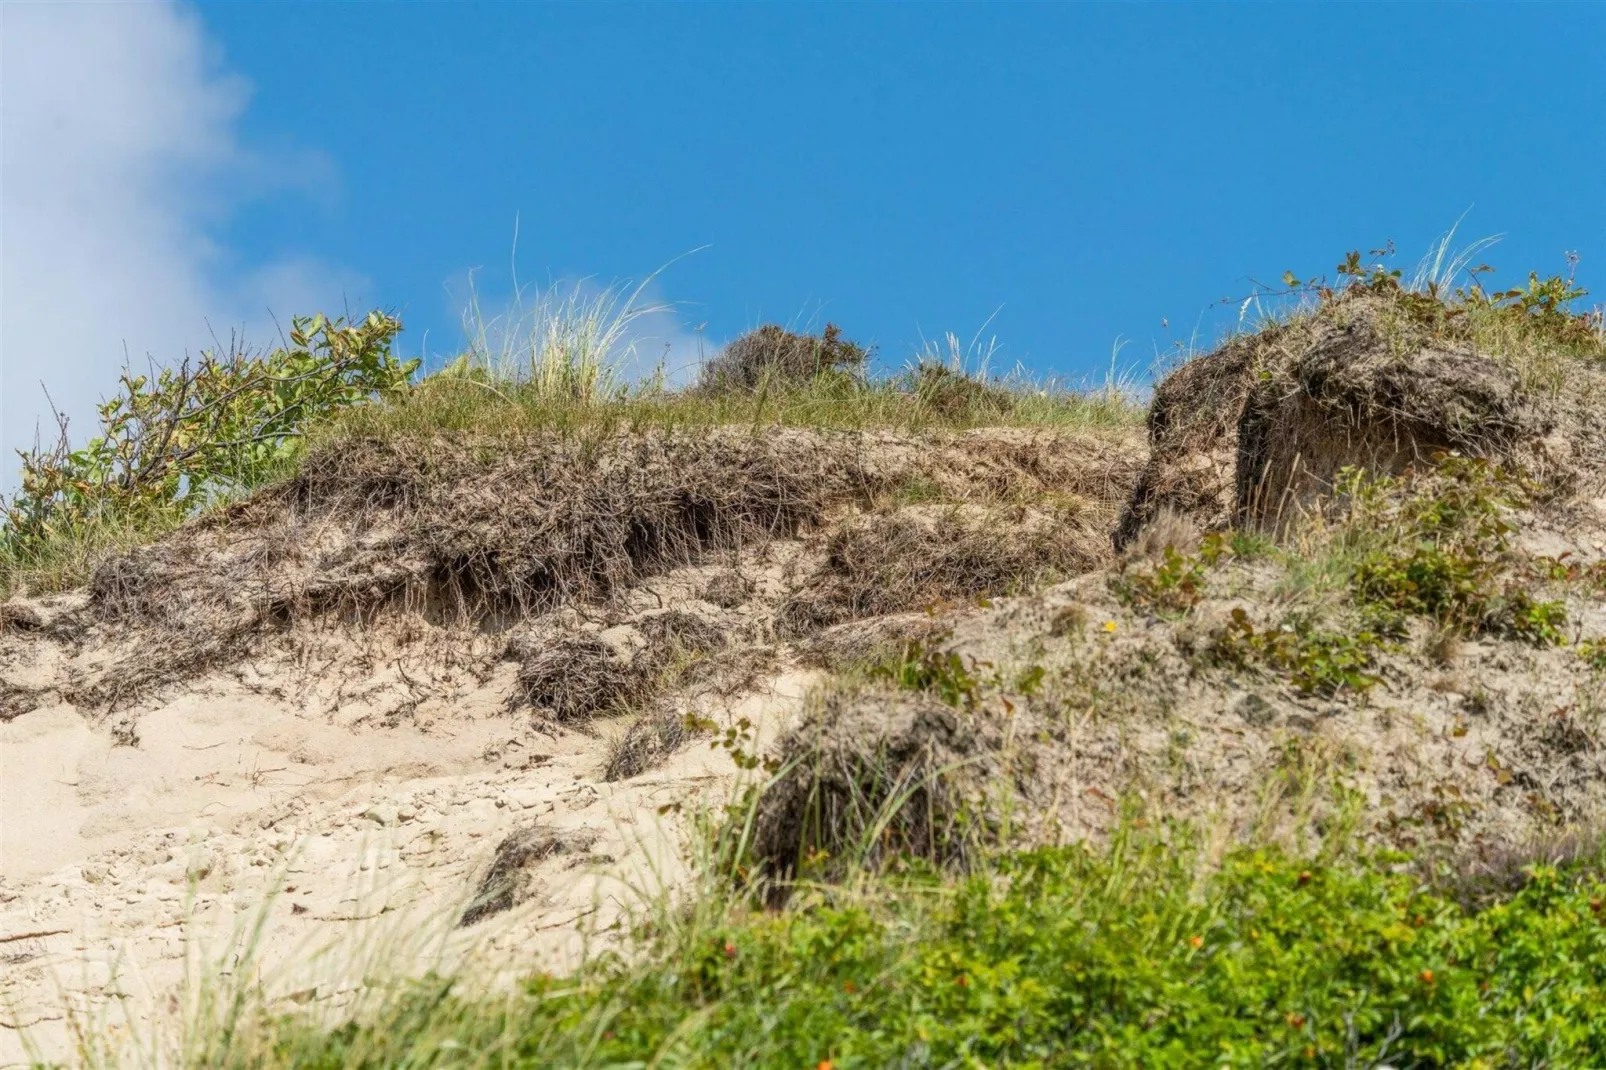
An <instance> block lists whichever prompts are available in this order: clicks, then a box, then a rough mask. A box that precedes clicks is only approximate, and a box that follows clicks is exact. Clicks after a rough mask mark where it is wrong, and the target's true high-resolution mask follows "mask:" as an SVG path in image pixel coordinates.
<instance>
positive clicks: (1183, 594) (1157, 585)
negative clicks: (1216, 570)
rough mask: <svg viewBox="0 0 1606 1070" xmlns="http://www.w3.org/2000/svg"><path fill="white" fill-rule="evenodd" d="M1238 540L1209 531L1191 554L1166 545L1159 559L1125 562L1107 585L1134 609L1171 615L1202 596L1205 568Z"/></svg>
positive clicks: (1229, 551)
mask: <svg viewBox="0 0 1606 1070" xmlns="http://www.w3.org/2000/svg"><path fill="white" fill-rule="evenodd" d="M1239 541H1240V540H1239V538H1237V537H1229V536H1224V535H1222V534H1220V533H1219V532H1212V533H1210V534H1209V535H1206V536H1205V537H1204V541H1203V542H1202V543H1201V545H1200V546H1199V549H1198V550H1197V551H1195V552H1194V553H1191V554H1184V553H1181V552H1180V551H1178V550H1177V548H1176V547H1174V546H1167V547H1166V548H1165V551H1164V553H1163V554H1162V556H1161V558H1160V560H1159V561H1150V562H1143V563H1133V562H1127V563H1126V564H1124V565H1123V566H1122V567H1121V571H1120V572H1119V573H1117V574H1116V575H1115V576H1112V577H1111V578H1110V589H1111V590H1113V591H1114V592H1115V596H1116V597H1117V598H1119V599H1120V600H1121V602H1122V603H1123V604H1125V605H1127V606H1130V607H1131V608H1133V609H1141V610H1148V611H1151V612H1155V613H1160V614H1164V615H1172V616H1174V615H1178V614H1182V613H1186V612H1187V611H1188V610H1190V609H1192V608H1193V607H1194V606H1195V605H1197V604H1198V602H1199V599H1201V598H1203V597H1204V591H1205V569H1206V568H1213V567H1215V565H1216V564H1217V563H1219V562H1220V560H1221V558H1222V557H1223V556H1224V555H1226V554H1230V553H1232V552H1233V550H1232V547H1233V545H1234V544H1235V543H1237V542H1239ZM1244 541H1245V542H1246V544H1247V540H1244Z"/></svg>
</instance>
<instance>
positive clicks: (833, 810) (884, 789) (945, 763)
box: [752, 690, 1004, 881]
mask: <svg viewBox="0 0 1606 1070" xmlns="http://www.w3.org/2000/svg"><path fill="white" fill-rule="evenodd" d="M777 752H778V757H779V758H780V760H781V769H782V771H781V773H780V774H779V775H778V777H777V778H776V780H774V781H773V782H772V783H771V784H770V785H769V786H768V787H767V788H766V789H765V790H764V792H763V793H762V794H761V795H760V797H759V800H758V805H757V811H756V814H755V817H754V827H753V840H752V843H753V854H754V857H755V859H756V860H757V861H758V862H759V863H761V864H762V865H763V866H764V867H765V868H766V870H767V872H768V873H770V874H771V875H772V876H773V877H775V878H777V879H779V880H782V881H785V880H788V879H790V878H793V877H796V876H801V875H803V874H804V873H805V872H808V871H811V870H812V871H823V872H820V874H819V875H825V876H828V875H830V874H832V873H836V872H846V871H849V870H851V869H853V868H854V867H855V866H856V865H873V864H875V862H876V861H877V860H879V859H881V858H883V857H890V856H895V855H898V854H908V855H912V856H914V857H919V858H926V859H931V860H933V861H936V862H939V863H943V864H953V863H961V862H963V861H964V860H965V859H966V858H967V857H969V856H970V855H971V854H972V853H973V852H974V850H975V849H976V848H977V846H978V845H979V844H980V843H981V842H982V840H983V839H984V838H985V837H987V836H989V835H990V832H991V829H992V828H993V826H995V825H997V823H998V820H999V817H998V814H997V813H996V811H995V809H994V803H995V802H996V801H997V800H995V799H993V798H992V797H991V791H990V788H991V786H992V785H995V784H996V783H997V782H998V779H999V778H1000V777H1002V776H1003V775H1004V769H1003V766H1002V763H1001V760H1000V754H1001V753H1002V738H1001V736H1000V735H999V733H998V731H997V726H996V725H994V724H993V723H992V721H991V720H990V719H988V718H986V717H982V716H977V715H975V714H972V713H969V712H966V711H964V710H961V709H956V708H954V707H952V706H949V705H946V704H944V703H942V702H940V701H938V700H937V699H935V698H933V697H932V696H930V695H926V694H918V693H917V694H898V693H891V692H885V691H881V690H868V691H862V692H859V693H857V694H853V693H847V692H838V693H833V694H828V695H826V696H825V697H824V698H823V699H822V700H820V702H819V704H818V706H817V707H816V708H815V709H813V710H811V711H810V712H809V713H808V714H807V715H806V717H805V719H804V720H803V722H802V723H801V724H799V725H798V726H797V727H796V728H794V729H792V730H791V731H790V732H788V733H787V734H786V735H785V736H784V737H783V738H782V739H781V740H780V742H779V745H778V747H777Z"/></svg>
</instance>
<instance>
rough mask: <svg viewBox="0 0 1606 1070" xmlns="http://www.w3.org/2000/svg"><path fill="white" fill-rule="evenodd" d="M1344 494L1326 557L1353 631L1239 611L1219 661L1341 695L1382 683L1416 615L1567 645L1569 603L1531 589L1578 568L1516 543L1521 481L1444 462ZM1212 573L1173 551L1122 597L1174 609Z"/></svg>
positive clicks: (1354, 481)
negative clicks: (1541, 557)
mask: <svg viewBox="0 0 1606 1070" xmlns="http://www.w3.org/2000/svg"><path fill="white" fill-rule="evenodd" d="M1338 489H1339V495H1340V502H1341V505H1340V508H1341V509H1342V510H1343V512H1342V514H1341V516H1340V518H1339V522H1338V524H1337V525H1336V527H1335V528H1334V529H1333V530H1331V531H1330V532H1328V533H1327V535H1326V537H1327V538H1328V540H1329V542H1328V544H1327V545H1326V546H1324V547H1319V548H1318V550H1317V554H1316V556H1317V557H1318V558H1319V559H1320V560H1321V561H1322V562H1323V563H1324V564H1325V565H1326V566H1327V567H1328V568H1330V569H1331V570H1333V572H1334V573H1336V577H1337V578H1336V580H1334V581H1332V582H1334V583H1335V585H1336V586H1337V588H1338V593H1339V594H1340V596H1341V597H1342V599H1343V600H1344V602H1345V603H1346V606H1345V607H1344V613H1343V614H1341V615H1346V623H1345V626H1343V627H1339V628H1334V627H1324V626H1323V625H1322V624H1321V622H1320V615H1319V614H1317V613H1314V612H1310V611H1303V612H1295V613H1293V614H1290V615H1289V616H1288V618H1287V619H1285V620H1283V621H1282V622H1281V623H1280V624H1278V625H1277V626H1275V627H1271V628H1264V627H1262V628H1257V627H1256V626H1255V624H1254V622H1253V621H1251V619H1250V618H1249V615H1248V613H1247V612H1246V611H1245V610H1243V609H1242V608H1239V609H1235V610H1234V611H1233V613H1232V616H1231V619H1230V620H1229V621H1228V622H1227V624H1226V625H1225V626H1224V627H1223V628H1222V629H1220V631H1219V632H1218V633H1217V635H1216V637H1215V639H1214V642H1213V644H1212V647H1211V651H1212V654H1213V655H1214V656H1215V657H1216V658H1217V659H1218V660H1220V661H1222V662H1224V663H1226V664H1229V665H1233V666H1235V667H1238V668H1247V667H1249V666H1251V665H1256V664H1259V665H1263V666H1266V667H1268V668H1270V669H1272V670H1274V671H1276V672H1278V673H1281V674H1283V675H1285V676H1287V677H1288V679H1289V681H1290V682H1291V683H1293V684H1294V685H1295V686H1296V687H1298V688H1299V689H1300V690H1301V691H1304V692H1306V693H1310V694H1320V695H1325V696H1331V695H1335V694H1338V693H1339V692H1342V691H1348V692H1350V693H1354V694H1360V693H1364V692H1365V691H1367V690H1368V689H1369V688H1371V687H1372V686H1373V685H1375V684H1376V683H1377V682H1378V677H1377V676H1376V675H1375V673H1374V672H1373V669H1374V668H1375V666H1376V659H1377V656H1378V655H1379V654H1380V653H1382V652H1383V651H1384V650H1385V649H1387V648H1389V647H1390V646H1391V645H1393V644H1394V643H1395V642H1396V641H1397V640H1399V639H1400V638H1402V637H1403V636H1404V635H1405V632H1406V627H1407V623H1408V621H1409V620H1411V619H1412V618H1417V619H1422V620H1426V621H1428V622H1430V623H1431V624H1432V625H1433V626H1434V629H1435V632H1436V634H1438V635H1440V636H1441V637H1462V636H1470V635H1477V634H1496V635H1505V636H1511V637H1514V638H1519V639H1523V640H1525V641H1528V642H1531V643H1534V644H1535V645H1538V646H1553V645H1557V644H1560V643H1563V642H1565V641H1566V637H1565V634H1564V631H1565V628H1566V626H1567V609H1566V605H1565V604H1564V603H1563V602H1560V601H1548V600H1544V599H1540V598H1537V597H1535V595H1534V594H1533V593H1532V592H1531V591H1530V590H1529V584H1531V583H1532V582H1533V581H1534V579H1535V578H1536V576H1538V577H1540V578H1549V577H1550V576H1551V574H1552V573H1555V574H1557V575H1572V572H1570V571H1568V570H1565V569H1562V570H1561V572H1559V573H1558V572H1557V571H1556V568H1557V567H1559V566H1556V567H1552V568H1550V569H1548V570H1546V569H1545V568H1543V567H1541V566H1540V565H1536V563H1535V562H1533V561H1530V560H1528V559H1526V558H1524V557H1523V556H1522V555H1520V554H1518V553H1517V552H1516V551H1515V550H1514V548H1513V547H1512V545H1511V535H1512V531H1513V529H1512V524H1511V520H1510V516H1511V514H1512V511H1513V510H1515V509H1517V508H1519V507H1521V506H1523V505H1526V504H1528V502H1529V500H1530V493H1529V492H1530V488H1529V487H1528V485H1527V483H1526V482H1525V481H1524V480H1523V479H1522V478H1521V476H1520V475H1519V474H1518V473H1516V472H1513V471H1512V470H1510V469H1508V468H1505V467H1503V466H1501V465H1498V464H1495V463H1492V462H1490V461H1487V460H1484V459H1481V458H1467V457H1459V456H1453V455H1440V456H1439V457H1437V458H1435V463H1434V464H1433V465H1432V466H1431V467H1428V468H1425V469H1422V470H1420V471H1412V472H1408V473H1407V474H1405V475H1403V476H1398V477H1395V476H1372V475H1370V474H1368V473H1366V472H1362V471H1357V470H1353V469H1351V470H1346V471H1345V472H1343V473H1341V478H1340V480H1339V485H1338ZM1305 564H1306V565H1307V566H1308V565H1309V564H1310V563H1309V562H1305ZM1575 571H1576V570H1575ZM1202 575H1203V573H1202V569H1201V567H1200V565H1199V564H1197V563H1190V561H1189V559H1187V558H1185V557H1183V556H1181V555H1176V554H1174V553H1172V554H1169V555H1168V556H1167V558H1166V560H1165V561H1163V562H1161V563H1160V564H1159V565H1157V566H1154V567H1153V568H1151V569H1149V570H1144V571H1138V572H1136V573H1134V574H1133V575H1132V576H1130V577H1127V576H1123V577H1120V578H1119V579H1118V581H1117V582H1118V584H1119V586H1118V588H1117V589H1118V591H1119V592H1121V593H1122V594H1123V596H1124V597H1125V598H1126V599H1127V600H1128V601H1129V603H1130V604H1135V605H1142V606H1154V607H1159V608H1169V609H1171V610H1173V611H1175V610H1177V609H1185V608H1187V607H1188V606H1191V605H1192V603H1193V601H1196V600H1197V597H1198V594H1197V591H1198V587H1199V585H1200V583H1201V582H1202ZM1580 575H1582V573H1580Z"/></svg>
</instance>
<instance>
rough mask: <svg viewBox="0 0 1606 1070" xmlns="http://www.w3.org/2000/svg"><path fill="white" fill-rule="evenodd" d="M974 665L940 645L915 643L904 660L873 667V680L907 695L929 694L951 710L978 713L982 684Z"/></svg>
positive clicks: (907, 651) (899, 659) (871, 674)
mask: <svg viewBox="0 0 1606 1070" xmlns="http://www.w3.org/2000/svg"><path fill="white" fill-rule="evenodd" d="M976 668H978V666H977V665H975V664H972V665H970V666H969V667H968V668H967V667H966V665H965V662H964V659H963V658H961V657H960V656H959V654H958V653H956V652H955V651H952V650H944V649H942V647H941V646H940V640H939V641H938V643H933V642H919V641H916V642H912V643H908V644H907V645H905V646H904V648H903V653H902V655H901V656H900V657H898V658H896V659H894V660H892V661H890V662H888V663H886V664H882V665H875V666H872V667H871V669H870V678H871V679H874V680H885V681H887V682H888V683H890V684H892V685H893V686H894V687H897V688H899V689H901V690H904V691H929V692H931V693H932V694H934V695H936V696H937V697H938V698H939V699H941V700H942V701H943V702H946V703H947V704H948V705H950V706H955V707H960V706H963V707H965V708H967V709H974V708H975V707H976V705H977V703H979V702H980V701H981V681H980V679H978V678H977V676H976V673H975V669H976Z"/></svg>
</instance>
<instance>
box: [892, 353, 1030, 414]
mask: <svg viewBox="0 0 1606 1070" xmlns="http://www.w3.org/2000/svg"><path fill="white" fill-rule="evenodd" d="M908 374H909V383H910V388H911V392H912V393H913V394H914V396H915V397H916V398H918V399H919V401H920V404H922V405H923V406H925V407H926V408H928V409H930V410H931V411H932V412H935V413H938V414H940V415H942V416H944V417H950V418H952V417H957V416H970V417H975V416H977V415H980V414H983V413H988V412H991V413H993V414H994V416H995V417H996V418H999V419H1002V418H1004V417H1006V416H1008V415H1009V414H1010V413H1011V412H1013V411H1014V409H1015V405H1016V402H1017V401H1018V400H1019V395H1018V393H1017V392H1016V391H1012V390H1010V389H1008V388H1007V387H1004V386H999V385H996V384H994V383H990V382H987V381H986V380H985V379H982V378H979V377H977V376H973V375H968V374H966V373H965V372H964V371H962V370H960V369H957V368H954V367H953V366H951V365H949V364H945V363H942V362H940V361H931V360H922V361H920V362H919V363H917V364H915V366H914V367H913V368H911V369H909V373H908Z"/></svg>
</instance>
